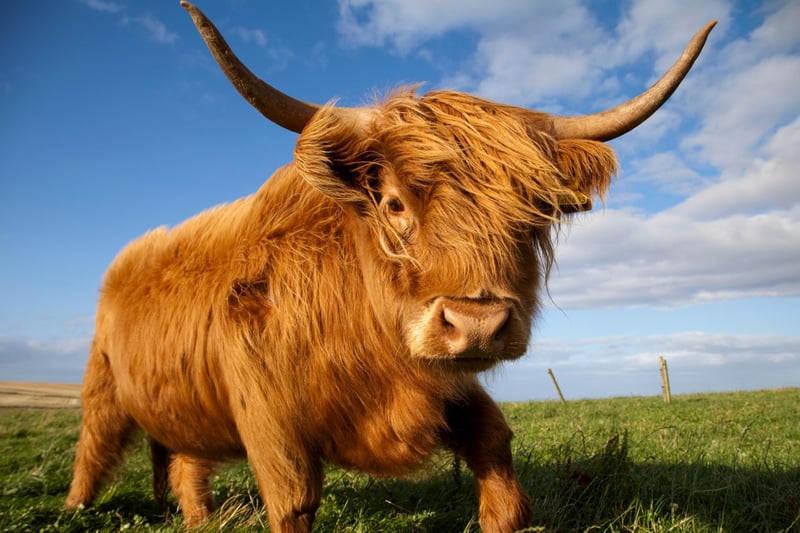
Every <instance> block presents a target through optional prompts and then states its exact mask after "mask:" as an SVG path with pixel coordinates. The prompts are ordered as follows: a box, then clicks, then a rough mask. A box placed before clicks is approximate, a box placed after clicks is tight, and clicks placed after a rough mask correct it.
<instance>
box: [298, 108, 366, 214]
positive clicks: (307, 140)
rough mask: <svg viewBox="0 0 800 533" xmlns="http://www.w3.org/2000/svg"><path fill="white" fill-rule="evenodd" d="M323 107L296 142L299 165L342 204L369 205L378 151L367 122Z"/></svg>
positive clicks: (312, 181) (309, 178)
mask: <svg viewBox="0 0 800 533" xmlns="http://www.w3.org/2000/svg"><path fill="white" fill-rule="evenodd" d="M331 109H332V108H327V107H325V108H322V109H321V110H320V111H319V112H318V113H317V114H316V115H315V116H314V117H313V118H312V119H311V121H310V122H309V123H308V125H307V126H306V127H305V129H304V130H303V132H302V133H301V134H300V137H299V138H298V139H297V144H296V145H295V150H294V156H295V164H296V165H297V169H298V171H299V172H300V174H301V175H302V177H303V179H305V180H306V181H307V182H308V183H309V184H311V185H312V186H314V187H315V188H317V189H318V190H319V191H320V192H322V193H323V194H325V195H326V196H329V197H330V198H332V199H334V200H336V201H337V202H339V203H340V204H345V205H353V206H355V207H356V208H362V207H365V206H366V204H367V203H369V201H370V188H371V184H370V183H369V179H370V176H371V175H373V174H374V168H375V156H374V154H375V151H374V149H372V147H371V143H370V140H369V137H368V136H367V135H366V133H365V124H364V123H363V122H357V121H353V120H350V119H347V118H345V119H343V118H342V117H341V116H337V115H336V114H335V113H332V112H330V110H331Z"/></svg>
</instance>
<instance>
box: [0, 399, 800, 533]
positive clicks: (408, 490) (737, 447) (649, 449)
mask: <svg viewBox="0 0 800 533" xmlns="http://www.w3.org/2000/svg"><path fill="white" fill-rule="evenodd" d="M503 409H504V411H505V413H506V416H507V418H508V420H509V422H510V423H511V425H512V427H513V428H514V431H515V433H516V438H515V440H514V451H515V457H516V462H517V469H518V472H519V474H520V477H521V479H522V483H523V485H524V486H525V487H526V489H527V491H528V493H529V494H530V495H531V497H532V500H533V505H534V523H533V526H532V528H531V529H530V531H664V532H666V531H670V532H672V531H675V532H684V531H692V532H694V531H730V532H750V531H764V532H767V531H769V532H778V531H800V389H795V388H793V389H782V390H776V391H758V392H743V393H731V394H713V395H711V394H710V395H692V396H678V397H675V398H673V403H672V405H669V406H667V405H664V403H663V402H662V400H661V398H656V397H652V398H616V399H608V400H586V401H575V402H570V403H568V404H566V405H562V404H559V403H555V402H533V403H514V404H504V405H503ZM79 423H80V411H79V410H78V409H74V408H73V409H24V408H5V409H0V490H2V498H0V530H2V531H15V532H16V531H87V530H91V531H98V530H99V531H120V530H131V531H145V530H146V531H174V530H178V529H181V528H182V519H181V516H180V514H179V513H178V512H177V510H176V509H175V506H174V501H173V506H172V507H171V508H170V509H168V510H167V512H166V513H163V512H161V511H160V510H158V509H156V507H155V505H154V503H153V498H152V492H151V488H150V484H151V474H150V464H149V459H148V457H147V451H146V446H145V444H144V440H143V439H137V440H136V442H135V444H134V446H133V447H132V449H131V450H130V453H129V455H128V460H127V462H126V465H125V466H124V467H123V468H121V469H120V470H119V472H118V474H117V475H116V477H115V479H114V480H112V482H111V483H110V484H109V486H108V487H107V489H106V490H105V491H104V492H103V493H102V495H101V496H100V498H99V499H98V501H97V502H96V505H95V506H94V507H92V508H89V509H85V510H82V511H75V512H63V511H61V505H62V503H63V500H64V497H65V495H66V491H67V487H68V485H69V480H70V473H71V472H70V471H71V466H72V459H73V456H74V445H75V441H76V438H77V434H78V427H79ZM214 487H215V492H216V497H217V501H218V502H219V503H220V509H219V511H218V512H217V513H215V515H214V517H213V520H212V521H211V522H210V523H209V524H208V525H207V526H206V527H204V528H203V530H205V531H211V530H214V531H218V530H225V531H250V530H254V529H256V530H257V529H264V528H266V527H267V526H266V517H265V516H264V513H263V511H262V509H261V502H260V500H259V497H258V490H257V487H256V486H255V483H254V481H253V479H252V477H251V476H250V473H249V471H248V468H247V465H246V464H245V463H237V464H234V465H230V466H228V467H225V468H222V469H221V470H220V471H219V473H218V474H217V475H216V476H215V478H214ZM475 513H476V504H475V494H474V491H473V489H472V483H471V478H470V475H469V472H468V471H467V470H466V469H465V468H463V467H461V468H458V467H456V466H455V465H454V462H453V459H452V457H448V456H447V455H442V456H441V457H438V458H435V459H434V460H432V461H431V464H430V466H429V468H428V469H427V471H426V472H423V473H421V474H420V475H419V476H417V477H415V478H414V479H405V480H393V479H386V480H375V479H372V478H370V477H367V476H364V475H360V474H355V473H349V472H345V471H342V470H339V469H337V468H333V467H331V468H329V470H328V472H327V477H326V483H325V492H324V495H323V501H322V506H321V508H320V510H319V512H318V514H317V522H316V524H315V531H323V532H328V531H352V532H380V531H403V532H405V531H436V532H449V531H454V532H455V531H478V530H479V528H478V525H477V523H476V519H475Z"/></svg>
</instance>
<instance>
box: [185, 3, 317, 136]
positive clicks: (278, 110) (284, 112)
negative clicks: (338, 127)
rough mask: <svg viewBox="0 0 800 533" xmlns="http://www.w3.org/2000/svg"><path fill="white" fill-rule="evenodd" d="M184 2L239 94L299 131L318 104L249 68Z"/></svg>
mask: <svg viewBox="0 0 800 533" xmlns="http://www.w3.org/2000/svg"><path fill="white" fill-rule="evenodd" d="M181 6H183V8H184V9H186V11H188V12H189V14H190V15H191V16H192V21H193V22H194V25H195V26H197V31H199V32H200V36H201V37H203V40H204V41H205V42H206V45H207V46H208V49H209V50H211V54H212V55H213V56H214V59H216V60H217V63H218V64H219V66H220V68H221V69H222V71H223V72H224V73H225V75H226V76H227V77H228V79H229V80H230V82H231V83H232V84H233V86H234V87H236V90H237V91H239V94H241V95H242V96H243V97H244V98H245V100H247V101H248V102H250V104H251V105H252V106H253V107H255V108H256V109H258V111H260V112H261V114H262V115H264V116H265V117H267V118H268V119H269V120H271V121H272V122H274V123H275V124H277V125H278V126H281V127H283V128H286V129H288V130H291V131H294V132H297V133H300V132H301V131H302V130H303V128H304V127H305V125H306V124H307V123H308V121H309V120H311V117H312V116H313V115H314V113H316V112H317V110H318V109H319V106H318V105H316V104H309V103H307V102H303V101H301V100H297V99H296V98H292V97H291V96H289V95H288V94H285V93H282V92H281V91H279V90H278V89H276V88H275V87H273V86H272V85H270V84H268V83H266V82H265V81H263V80H262V79H260V78H259V77H258V76H256V75H255V74H253V73H252V72H250V70H249V69H248V68H247V67H246V66H244V64H242V62H241V61H239V58H238V57H236V55H235V54H234V53H233V51H232V50H231V48H230V46H228V43H226V42H225V39H224V38H223V37H222V34H220V32H219V30H217V28H216V27H215V26H214V24H212V23H211V21H210V20H208V18H207V17H206V16H205V15H204V14H203V12H202V11H200V10H199V9H197V7H195V6H194V5H192V4H190V3H189V2H187V1H186V0H182V1H181Z"/></svg>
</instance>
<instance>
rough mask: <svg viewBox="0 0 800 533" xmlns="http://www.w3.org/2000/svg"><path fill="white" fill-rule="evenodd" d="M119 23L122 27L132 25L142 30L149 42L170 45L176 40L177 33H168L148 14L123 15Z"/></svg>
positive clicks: (160, 22)
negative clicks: (145, 32)
mask: <svg viewBox="0 0 800 533" xmlns="http://www.w3.org/2000/svg"><path fill="white" fill-rule="evenodd" d="M120 22H121V24H122V25H123V26H127V25H129V24H133V25H136V26H139V27H141V28H143V29H144V30H145V31H147V34H148V36H149V37H150V39H151V40H153V41H155V42H157V43H160V44H170V43H174V42H175V41H177V40H178V34H177V33H174V32H171V31H169V30H168V29H167V27H166V25H165V24H164V23H163V22H162V21H160V20H159V19H157V18H156V17H154V16H153V15H151V14H149V13H145V14H143V15H137V16H128V15H125V16H123V17H122V19H121V21H120Z"/></svg>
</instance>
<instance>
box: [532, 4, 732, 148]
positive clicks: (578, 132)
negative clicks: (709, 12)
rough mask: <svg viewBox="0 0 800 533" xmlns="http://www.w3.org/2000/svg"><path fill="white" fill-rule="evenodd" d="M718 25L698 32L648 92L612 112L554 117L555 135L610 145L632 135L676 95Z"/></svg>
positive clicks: (610, 110)
mask: <svg viewBox="0 0 800 533" xmlns="http://www.w3.org/2000/svg"><path fill="white" fill-rule="evenodd" d="M716 24H717V21H716V20H714V21H711V22H709V23H708V24H706V25H705V26H704V27H703V28H702V29H701V30H700V31H698V32H697V33H696V34H695V36H694V37H692V40H691V41H689V44H688V45H687V46H686V49H685V50H684V51H683V54H682V55H681V57H680V58H678V60H677V61H676V62H675V64H674V65H672V67H671V68H670V69H669V70H668V71H667V73H666V74H664V75H663V76H662V77H661V79H660V80H658V81H657V82H656V83H655V84H654V85H653V86H652V87H650V88H649V89H647V90H646V91H645V92H643V93H642V94H640V95H639V96H637V97H635V98H632V99H631V100H628V101H627V102H625V103H623V104H620V105H618V106H616V107H614V108H612V109H608V110H606V111H602V112H600V113H595V114H593V115H583V116H579V117H551V120H552V133H553V135H554V136H555V137H556V138H558V139H591V140H595V141H610V140H611V139H615V138H617V137H619V136H621V135H624V134H625V133H628V132H629V131H631V130H632V129H633V128H635V127H636V126H638V125H639V124H641V123H642V122H644V121H645V120H647V118H648V117H650V115H652V114H653V113H655V112H656V110H657V109H658V108H659V107H661V105H662V104H664V102H666V101H667V99H668V98H669V97H670V96H671V95H672V93H673V92H675V89H677V88H678V85H680V83H681V81H683V78H684V77H685V76H686V74H687V73H688V72H689V69H691V68H692V65H693V64H694V62H695V60H696V59H697V57H698V56H699V55H700V51H701V50H702V49H703V45H704V44H705V43H706V38H707V37H708V34H709V33H710V32H711V29H712V28H713V27H714V26H715V25H716ZM540 123H541V120H539V124H540ZM539 124H537V125H539Z"/></svg>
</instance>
